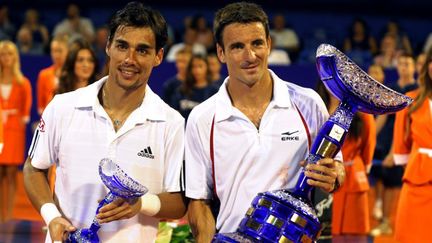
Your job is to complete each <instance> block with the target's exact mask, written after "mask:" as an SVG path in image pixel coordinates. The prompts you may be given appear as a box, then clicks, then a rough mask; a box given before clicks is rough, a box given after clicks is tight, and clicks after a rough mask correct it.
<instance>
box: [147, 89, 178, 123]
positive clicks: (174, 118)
mask: <svg viewBox="0 0 432 243" xmlns="http://www.w3.org/2000/svg"><path fill="white" fill-rule="evenodd" d="M152 102H153V105H154V106H156V107H157V108H158V110H159V112H163V113H165V115H166V120H167V121H168V122H179V121H183V120H184V118H183V116H182V115H181V114H180V113H179V112H178V111H177V110H175V109H174V108H172V107H171V106H169V105H168V104H167V103H165V101H163V100H162V98H161V97H159V95H157V94H154V93H153V98H152Z"/></svg>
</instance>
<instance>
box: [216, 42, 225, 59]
mask: <svg viewBox="0 0 432 243" xmlns="http://www.w3.org/2000/svg"><path fill="white" fill-rule="evenodd" d="M216 52H217V56H218V58H219V61H220V62H221V63H226V62H225V53H224V50H223V48H222V46H220V45H219V44H216Z"/></svg>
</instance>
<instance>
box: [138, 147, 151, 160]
mask: <svg viewBox="0 0 432 243" xmlns="http://www.w3.org/2000/svg"><path fill="white" fill-rule="evenodd" d="M138 156H141V157H146V158H149V159H154V155H153V153H152V151H151V148H150V146H148V147H147V148H145V149H143V150H141V151H139V153H138Z"/></svg>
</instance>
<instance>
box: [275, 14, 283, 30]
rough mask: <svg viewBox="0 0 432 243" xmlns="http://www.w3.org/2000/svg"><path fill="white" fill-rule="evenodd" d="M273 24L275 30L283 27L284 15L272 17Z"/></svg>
mask: <svg viewBox="0 0 432 243" xmlns="http://www.w3.org/2000/svg"><path fill="white" fill-rule="evenodd" d="M273 26H274V28H275V29H276V30H282V29H283V28H285V17H284V16H283V15H280V14H279V15H276V16H275V17H274V18H273Z"/></svg>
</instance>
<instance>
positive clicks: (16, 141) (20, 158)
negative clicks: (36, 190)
mask: <svg viewBox="0 0 432 243" xmlns="http://www.w3.org/2000/svg"><path fill="white" fill-rule="evenodd" d="M31 102H32V93H31V85H30V82H29V80H28V79H27V78H26V77H24V76H23V74H22V73H21V70H20V60H19V55H18V49H17V47H16V46H15V44H14V43H13V42H11V41H1V42H0V105H1V107H2V109H3V112H2V118H3V126H4V147H3V151H2V153H1V154H0V199H1V200H0V221H5V220H8V219H10V218H11V215H12V208H13V203H14V199H15V191H16V176H17V169H18V166H19V165H20V164H22V163H24V154H25V151H24V150H25V135H26V134H25V132H26V125H27V123H28V122H29V120H30V108H31ZM4 189H6V190H4Z"/></svg>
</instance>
